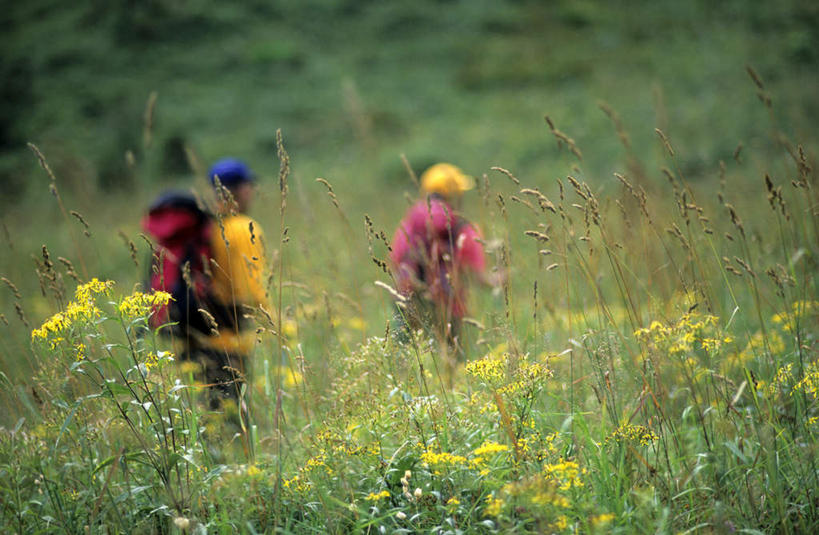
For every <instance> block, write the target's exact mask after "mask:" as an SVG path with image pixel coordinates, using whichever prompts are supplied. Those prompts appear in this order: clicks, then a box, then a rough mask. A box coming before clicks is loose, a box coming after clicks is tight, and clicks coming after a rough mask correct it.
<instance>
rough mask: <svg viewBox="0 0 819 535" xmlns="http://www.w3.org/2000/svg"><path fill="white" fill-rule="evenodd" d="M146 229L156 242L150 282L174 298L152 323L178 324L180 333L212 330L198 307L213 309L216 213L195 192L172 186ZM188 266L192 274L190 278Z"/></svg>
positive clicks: (154, 209) (146, 220)
mask: <svg viewBox="0 0 819 535" xmlns="http://www.w3.org/2000/svg"><path fill="white" fill-rule="evenodd" d="M142 228H143V229H144V230H145V232H146V233H148V234H149V235H150V236H151V237H153V238H154V240H155V242H156V248H155V249H154V254H153V258H152V262H151V271H150V272H149V274H148V287H149V288H150V289H151V290H154V291H157V290H162V291H165V292H168V293H169V294H171V297H172V298H173V300H172V301H171V302H170V303H169V304H168V305H166V306H163V307H159V308H158V309H157V310H155V311H154V313H153V315H152V316H151V319H150V323H151V327H153V328H158V327H160V326H162V325H166V324H168V323H175V324H176V328H175V329H174V330H175V332H176V333H177V334H179V335H187V334H190V331H191V330H194V331H198V332H200V333H209V332H210V331H211V329H210V327H209V326H208V325H207V323H206V321H205V318H204V317H202V314H200V313H199V312H198V311H199V309H200V308H202V309H205V310H211V309H212V299H211V298H210V291H209V290H210V279H211V277H210V270H209V268H208V263H209V261H210V258H211V246H210V238H211V232H212V231H213V218H212V216H211V215H210V214H209V213H208V212H207V211H205V210H204V209H202V208H201V207H200V205H199V203H197V200H196V198H195V197H194V196H193V195H192V194H190V193H187V192H178V191H170V192H166V193H163V194H162V195H160V196H159V197H158V198H157V199H156V200H155V201H154V202H153V203H152V204H151V206H150V207H149V209H148V213H147V214H146V215H145V216H144V217H143V219H142ZM184 271H189V273H190V277H189V279H188V281H187V282H186V281H185V276H184V275H183V272H184ZM189 283H190V284H189Z"/></svg>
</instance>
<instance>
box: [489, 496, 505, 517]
mask: <svg viewBox="0 0 819 535" xmlns="http://www.w3.org/2000/svg"><path fill="white" fill-rule="evenodd" d="M503 506H504V501H503V498H496V497H494V496H492V495H491V494H490V495H489V496H487V497H486V509H484V514H485V515H486V516H498V515H499V514H501V511H503Z"/></svg>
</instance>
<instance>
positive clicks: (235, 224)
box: [222, 214, 261, 234]
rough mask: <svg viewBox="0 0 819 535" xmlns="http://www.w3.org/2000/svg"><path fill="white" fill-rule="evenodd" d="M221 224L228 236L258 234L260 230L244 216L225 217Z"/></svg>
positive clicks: (251, 219)
mask: <svg viewBox="0 0 819 535" xmlns="http://www.w3.org/2000/svg"><path fill="white" fill-rule="evenodd" d="M222 224H223V225H224V226H225V232H226V233H229V234H237V233H241V234H245V233H259V232H261V228H260V227H259V224H258V223H256V221H255V220H254V219H253V218H252V217H250V216H247V215H245V214H236V215H232V216H229V217H226V218H225V219H224V220H223V222H222Z"/></svg>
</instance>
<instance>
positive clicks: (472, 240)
mask: <svg viewBox="0 0 819 535" xmlns="http://www.w3.org/2000/svg"><path fill="white" fill-rule="evenodd" d="M482 242H483V236H482V235H481V232H480V231H479V230H478V228H477V227H475V225H473V224H472V223H466V224H464V225H463V228H461V230H460V232H458V237H457V242H456V244H455V249H456V253H455V258H456V260H457V262H458V263H459V264H460V265H462V266H465V267H467V268H469V269H470V270H471V271H472V272H473V273H474V274H475V276H476V277H477V279H478V280H479V281H480V282H481V283H483V284H485V285H487V286H492V287H497V286H500V285H502V284H503V283H504V281H505V280H506V274H505V273H504V272H502V271H494V272H491V273H490V272H488V270H487V269H486V254H485V253H484V250H483V243H482Z"/></svg>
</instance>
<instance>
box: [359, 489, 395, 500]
mask: <svg viewBox="0 0 819 535" xmlns="http://www.w3.org/2000/svg"><path fill="white" fill-rule="evenodd" d="M389 497H390V491H388V490H382V491H381V492H371V493H369V494H367V497H366V498H364V499H365V500H367V501H368V502H379V501H381V500H385V499H387V498H389Z"/></svg>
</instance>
